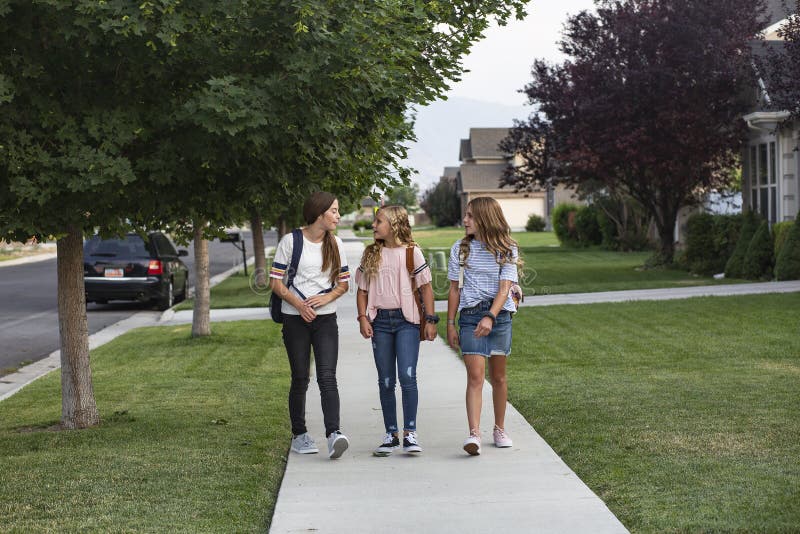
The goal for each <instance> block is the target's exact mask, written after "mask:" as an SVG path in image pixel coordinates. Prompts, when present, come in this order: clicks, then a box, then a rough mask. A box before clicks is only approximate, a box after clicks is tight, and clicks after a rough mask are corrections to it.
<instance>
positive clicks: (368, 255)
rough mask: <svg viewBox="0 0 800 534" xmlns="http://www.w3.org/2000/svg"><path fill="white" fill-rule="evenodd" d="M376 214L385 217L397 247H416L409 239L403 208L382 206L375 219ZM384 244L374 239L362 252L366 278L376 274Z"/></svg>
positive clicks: (412, 240)
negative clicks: (381, 214)
mask: <svg viewBox="0 0 800 534" xmlns="http://www.w3.org/2000/svg"><path fill="white" fill-rule="evenodd" d="M378 213H383V214H384V215H386V219H388V221H389V226H390V227H391V228H392V235H393V236H394V240H395V241H397V244H398V245H400V246H406V247H409V246H415V245H416V243H414V239H413V238H412V237H411V224H410V223H409V222H408V212H407V211H406V209H405V208H404V207H403V206H384V207H382V208H381V209H379V210H378V211H376V212H375V216H376V217H377V216H378ZM385 244H386V243H384V241H383V239H376V240H375V242H374V243H372V244H371V245H369V246H368V247H367V248H366V250H364V255H363V256H362V257H361V267H362V268H363V269H364V273H365V274H366V275H367V276H368V277H370V276H373V275H374V274H376V273H377V272H378V268H379V267H380V266H381V250H383V247H384V246H385Z"/></svg>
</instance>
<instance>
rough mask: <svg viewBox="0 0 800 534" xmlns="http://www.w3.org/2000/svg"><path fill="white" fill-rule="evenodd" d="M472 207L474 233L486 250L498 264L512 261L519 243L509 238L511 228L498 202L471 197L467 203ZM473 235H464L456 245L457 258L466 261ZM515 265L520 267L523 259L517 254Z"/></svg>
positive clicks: (488, 198)
mask: <svg viewBox="0 0 800 534" xmlns="http://www.w3.org/2000/svg"><path fill="white" fill-rule="evenodd" d="M467 207H468V208H471V209H472V220H473V221H474V222H475V227H476V233H477V234H478V235H480V236H481V238H482V239H483V242H484V245H485V246H486V250H488V251H489V252H491V253H492V254H493V255H494V257H495V261H496V262H497V263H499V264H501V265H502V264H503V263H514V250H513V248H514V247H516V248H517V254H519V244H518V243H517V242H516V241H514V239H512V238H511V228H510V227H509V226H508V222H507V221H506V217H505V215H503V209H502V208H501V207H500V203H499V202H497V201H496V200H495V199H493V198H492V197H477V198H473V199H472V200H470V201H469V204H467ZM474 238H475V236H474V235H470V236H466V237H465V238H464V239H462V240H461V244H460V245H459V247H458V250H459V254H458V255H459V259H460V260H461V261H463V262H465V263H466V261H467V256H469V243H470V241H472V240H473V239H474ZM516 264H517V267H522V265H523V261H522V259H521V258H519V256H518V257H517V260H516Z"/></svg>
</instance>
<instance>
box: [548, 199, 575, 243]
mask: <svg viewBox="0 0 800 534" xmlns="http://www.w3.org/2000/svg"><path fill="white" fill-rule="evenodd" d="M577 212H578V206H576V205H575V204H569V203H564V204H559V205H558V207H556V209H555V210H554V211H553V231H554V232H555V233H556V237H557V238H558V241H559V243H561V244H562V245H563V246H568V247H571V246H575V245H577V243H578V233H577V229H576V228H575V214H576V213H577Z"/></svg>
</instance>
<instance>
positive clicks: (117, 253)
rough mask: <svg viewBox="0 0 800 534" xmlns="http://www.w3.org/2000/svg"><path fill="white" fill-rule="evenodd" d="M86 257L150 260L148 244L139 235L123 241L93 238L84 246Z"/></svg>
mask: <svg viewBox="0 0 800 534" xmlns="http://www.w3.org/2000/svg"><path fill="white" fill-rule="evenodd" d="M83 253H84V255H85V256H96V257H97V256H99V257H107V258H149V257H150V253H149V252H148V250H147V244H146V243H145V242H144V240H143V239H142V238H141V237H139V236H138V235H128V236H125V237H124V238H122V239H101V238H100V236H93V237H92V238H91V239H88V240H87V241H86V243H85V244H84V246H83Z"/></svg>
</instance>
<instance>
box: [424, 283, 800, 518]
mask: <svg viewBox="0 0 800 534" xmlns="http://www.w3.org/2000/svg"><path fill="white" fill-rule="evenodd" d="M798 309H800V294H797V293H795V294H788V295H757V296H746V297H722V298H719V297H718V298H702V299H688V300H678V301H666V302H664V301H662V302H635V303H622V304H595V305H583V306H557V307H542V308H524V309H522V311H520V313H519V314H518V315H517V316H516V317H515V319H514V331H515V335H514V343H513V354H512V356H511V359H510V360H509V367H508V372H509V375H508V376H509V400H510V402H511V403H513V405H514V407H515V408H516V409H517V410H519V411H520V413H522V414H523V415H524V416H525V418H526V419H527V420H528V421H529V422H530V423H531V424H532V425H533V427H534V428H535V429H536V430H537V432H539V434H540V435H541V436H542V437H543V438H544V439H545V440H546V441H547V442H548V443H549V444H550V445H551V446H552V447H553V449H554V450H555V451H556V453H558V454H559V455H560V456H561V457H562V458H563V459H564V460H565V461H566V462H567V464H568V465H569V466H570V467H571V468H572V469H574V470H575V472H576V473H577V474H578V476H579V477H580V478H581V479H582V480H584V481H585V482H586V483H587V484H588V485H589V487H590V488H592V490H594V491H595V492H596V493H597V494H598V495H599V496H600V497H601V498H602V499H603V500H604V501H605V502H606V503H607V504H608V506H609V508H610V509H611V510H612V511H613V512H614V513H615V514H616V515H617V517H619V518H620V520H621V521H622V522H623V523H624V524H625V526H626V527H628V528H629V529H630V530H631V531H632V532H648V533H650V532H652V533H660V532H776V533H777V532H796V531H797V528H798V525H800V440H798V436H800V395H798V383H800V337H799V336H798V335H797V331H798V326H800V325H799V324H798V320H797V313H796V312H797V310H798ZM440 324H441V323H440ZM522 332H525V334H521V333H522Z"/></svg>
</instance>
